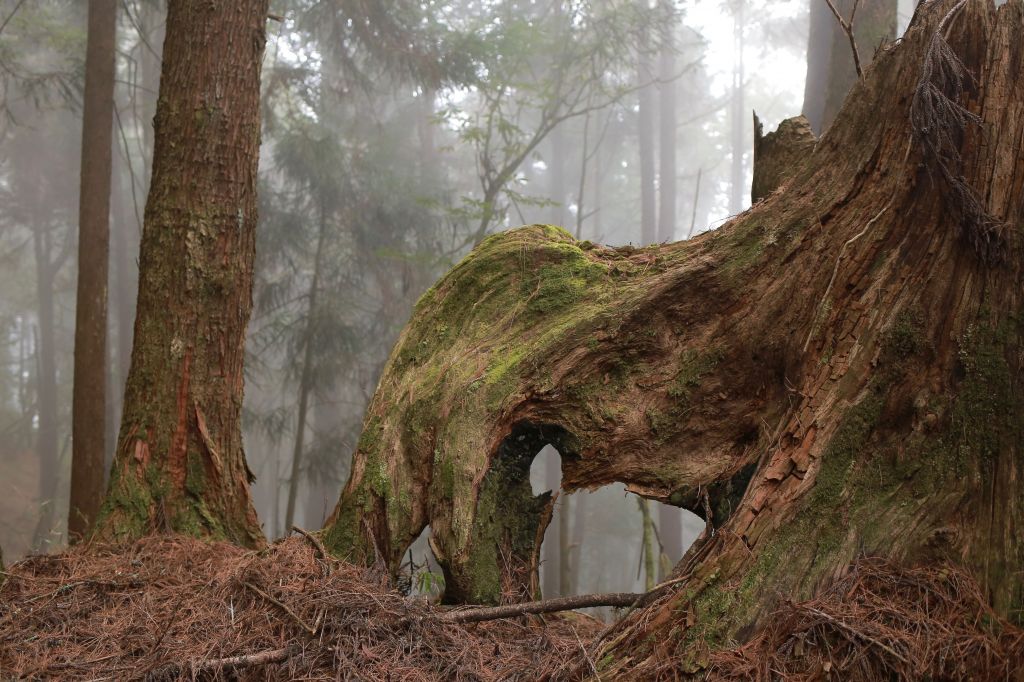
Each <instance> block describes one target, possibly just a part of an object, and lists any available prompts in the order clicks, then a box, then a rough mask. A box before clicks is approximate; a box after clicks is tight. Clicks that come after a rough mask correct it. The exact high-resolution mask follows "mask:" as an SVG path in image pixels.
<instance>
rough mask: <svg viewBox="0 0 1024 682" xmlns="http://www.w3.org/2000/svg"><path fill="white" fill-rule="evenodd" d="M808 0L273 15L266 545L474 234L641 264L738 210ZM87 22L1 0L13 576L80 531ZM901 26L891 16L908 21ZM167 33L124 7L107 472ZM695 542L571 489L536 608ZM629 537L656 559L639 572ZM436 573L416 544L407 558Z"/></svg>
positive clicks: (401, 0)
mask: <svg viewBox="0 0 1024 682" xmlns="http://www.w3.org/2000/svg"><path fill="white" fill-rule="evenodd" d="M815 3H822V5H823V3H824V0H811V1H810V3H809V2H808V0H687V1H686V2H682V3H674V2H665V1H661V2H657V3H655V2H650V3H648V1H647V0H643V1H642V2H641V1H640V0H636V1H635V2H632V3H631V2H622V1H621V0H619V1H614V0H590V1H589V2H579V1H577V0H572V1H569V2H564V1H562V2H554V1H551V0H532V1H531V0H522V1H514V0H451V1H448V0H419V1H413V0H391V1H389V2H384V1H374V0H275V1H274V2H272V3H271V11H272V12H273V14H274V16H275V20H272V21H270V22H269V23H268V27H269V29H268V30H269V34H268V45H267V54H266V58H265V60H264V66H263V68H264V71H263V100H264V109H263V111H264V120H263V144H262V151H261V154H262V158H261V160H260V197H259V199H260V224H259V234H258V240H259V241H258V245H257V263H256V286H255V291H254V298H255V308H254V314H253V319H252V322H251V324H250V327H249V337H248V355H247V358H246V365H247V372H246V390H245V413H244V414H245V419H244V438H245V449H246V457H247V460H248V464H249V467H250V468H251V469H252V471H253V472H254V473H255V475H256V477H257V478H256V483H255V484H254V486H253V497H254V502H255V505H256V510H257V512H258V514H259V517H260V519H261V520H262V522H263V525H264V532H265V533H266V534H267V536H268V537H271V538H274V537H280V536H282V535H284V534H285V533H286V529H287V528H289V527H290V525H292V524H296V525H299V526H302V527H306V528H313V529H316V528H320V527H321V526H322V522H323V520H324V518H325V516H326V515H327V514H328V513H329V512H330V510H331V508H332V506H333V504H334V502H335V501H336V500H337V498H338V491H339V490H340V488H341V486H342V485H344V482H345V481H346V479H347V477H348V468H349V463H350V456H351V453H352V451H353V450H354V449H355V441H356V439H357V438H358V436H359V432H360V428H361V422H362V417H363V413H364V410H365V407H366V403H367V401H368V400H369V398H370V396H371V395H372V393H373V390H374V387H375V385H376V382H377V379H378V376H379V374H380V372H381V370H382V367H383V365H384V363H385V361H386V359H387V356H388V353H389V352H390V350H391V348H392V345H393V343H394V341H395V339H396V338H397V335H398V333H399V332H400V330H401V328H402V326H403V325H404V324H405V322H406V321H407V319H408V317H409V315H410V312H411V310H412V307H413V305H414V304H415V302H416V300H417V298H418V297H419V296H420V295H421V294H422V293H423V292H424V291H425V290H426V289H427V288H428V287H429V286H430V285H431V284H432V283H433V282H434V281H435V280H436V279H437V278H438V277H439V276H440V275H441V274H442V273H443V272H445V271H446V270H447V269H448V268H450V267H451V266H452V265H453V264H454V263H455V262H457V261H458V260H459V259H460V258H461V257H462V256H464V255H465V254H466V253H467V252H468V251H469V249H470V248H471V247H472V246H473V245H474V244H475V243H477V242H479V241H480V239H482V238H483V237H484V236H485V235H486V234H488V233H492V232H495V231H499V230H502V229H505V228H507V227H510V226H514V225H518V224H527V223H534V222H541V223H552V224H558V225H563V226H565V227H566V229H568V230H569V231H570V232H572V233H573V234H574V235H575V236H576V237H577V238H579V239H586V240H591V241H594V242H602V243H607V244H612V245H623V244H635V245H643V244H647V243H652V242H662V241H675V240H680V239H686V238H689V237H691V236H692V235H694V234H697V233H699V232H702V231H704V230H706V229H710V228H714V227H715V226H717V225H718V224H720V223H721V222H722V221H723V220H724V219H725V218H727V217H729V216H731V215H734V214H737V213H739V212H741V211H742V210H744V209H745V208H747V207H748V206H749V203H750V181H751V165H752V164H751V149H752V134H753V130H752V119H751V110H756V111H757V113H758V115H759V116H760V118H761V119H762V120H763V121H764V122H765V124H766V129H773V128H774V127H775V125H777V124H778V122H779V121H780V120H782V119H783V118H787V117H789V116H793V115H796V114H798V113H800V112H801V110H802V109H803V110H806V109H805V107H806V105H805V102H804V89H805V88H804V85H805V72H806V69H807V63H808V59H810V60H812V61H813V60H814V59H815V55H814V54H813V49H814V48H813V41H811V44H812V54H811V55H808V54H807V51H808V44H809V41H808V28H809V16H810V14H811V12H812V11H820V10H821V8H815V7H812V5H814V4H815ZM823 6H824V5H823ZM86 11H87V3H84V2H76V1H73V0H68V1H61V0H29V1H28V2H26V1H25V0H2V1H0V291H2V293H0V547H3V551H4V558H5V559H7V560H8V561H14V560H17V559H19V558H21V557H22V556H24V555H26V554H27V553H30V552H47V551H53V550H56V549H59V548H61V547H63V546H65V545H66V543H67V539H68V538H67V531H66V528H67V516H68V488H69V477H70V460H71V446H70V438H71V393H72V360H73V357H72V356H73V345H74V327H75V282H76V279H77V273H76V259H75V258H74V255H75V254H76V253H77V239H78V206H79V203H78V192H79V172H80V166H79V152H80V146H81V129H82V123H81V117H82V110H81V107H82V89H83V73H84V59H85V44H86ZM826 11H827V10H826ZM911 11H912V7H911V6H910V4H909V3H906V4H901V5H900V7H899V12H898V15H899V20H898V24H899V27H900V30H902V29H903V27H905V26H906V24H907V22H908V21H909V14H910V12H911ZM164 17H165V7H164V4H163V3H162V2H160V1H159V0H123V1H122V2H120V3H119V7H118V26H117V67H116V82H115V125H114V147H115V151H114V173H113V189H112V197H111V221H110V226H111V228H110V229H111V243H110V271H109V331H108V353H107V376H108V386H109V390H108V391H107V396H108V404H107V409H106V424H105V432H106V442H107V450H108V453H111V454H112V450H113V447H114V444H115V440H116V433H117V427H118V424H119V420H120V414H121V411H122V405H121V400H122V396H123V387H124V382H125V378H126V376H127V372H128V364H129V356H130V351H131V341H132V327H133V321H134V305H135V296H136V290H137V277H138V267H137V257H138V248H139V237H140V232H141V227H142V213H143V208H144V202H145V197H146V196H147V191H148V179H149V169H150V166H151V161H152V146H153V127H152V124H151V122H152V119H153V114H154V110H155V105H156V93H157V90H158V85H159V75H160V50H161V45H162V43H163V26H164ZM873 48H874V46H862V47H861V50H862V51H866V52H870V50H873ZM812 123H814V121H813V119H812ZM818 125H819V126H820V122H819V123H818ZM108 461H109V459H108ZM531 478H532V481H533V484H534V489H535V490H536V491H538V492H539V491H543V490H548V489H552V490H557V489H558V486H559V482H558V479H559V461H558V456H557V453H555V452H554V451H552V450H550V448H546V449H545V451H543V452H542V453H541V456H539V457H537V459H536V460H535V462H534V466H533V469H532V472H531ZM648 518H649V519H650V520H651V521H652V523H646V522H645V519H648ZM645 530H646V533H645ZM702 530H703V522H702V521H700V520H699V519H698V518H697V517H696V516H693V515H691V514H689V513H687V512H683V511H682V510H680V509H677V508H674V507H667V506H662V505H658V504H656V503H653V502H650V503H643V504H641V503H639V498H636V497H634V496H632V495H628V494H626V493H625V491H624V489H623V487H622V486H621V485H616V486H608V487H606V488H602V489H600V490H598V491H594V492H591V493H587V492H580V493H576V494H574V495H571V496H564V497H562V498H560V499H559V504H558V506H557V508H556V514H555V518H554V520H553V522H552V524H551V525H550V527H549V529H548V533H547V535H546V539H545V544H544V550H543V553H544V561H543V564H542V566H541V571H542V585H543V590H544V594H545V596H556V595H559V594H571V593H583V592H607V591H618V590H621V591H627V590H637V589H641V588H642V587H643V585H644V582H645V581H647V580H653V579H654V578H655V577H656V576H655V575H654V574H655V573H657V572H659V571H661V572H664V571H666V570H668V568H671V566H672V565H674V564H675V562H676V561H677V560H678V559H679V557H680V556H681V555H682V552H683V551H684V549H685V547H686V546H688V545H689V543H690V542H692V541H693V540H694V539H695V538H696V537H697V535H698V534H699V533H700V532H701V531H702ZM428 532H429V530H428ZM645 536H646V537H647V539H648V546H651V547H654V548H655V553H656V554H660V555H662V556H660V557H655V556H653V554H652V555H651V556H649V557H648V558H650V559H659V560H656V561H653V562H650V563H648V562H645V561H644V558H645V557H644V556H643V547H644V538H645ZM659 548H660V549H659ZM428 554H429V549H428V548H427V545H426V542H425V541H419V542H417V544H416V545H415V546H414V548H413V550H412V558H413V561H414V563H416V564H423V563H425V562H426V557H427V555H428ZM645 563H648V566H647V568H646V570H641V568H642V567H643V566H644V564H645ZM651 565H653V566H654V568H653V569H652V568H651ZM645 573H646V575H645ZM419 587H420V588H421V589H424V585H423V582H422V581H421V583H420V586H419ZM426 589H429V585H427V586H426Z"/></svg>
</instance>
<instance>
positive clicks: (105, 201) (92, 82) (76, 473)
mask: <svg viewBox="0 0 1024 682" xmlns="http://www.w3.org/2000/svg"><path fill="white" fill-rule="evenodd" d="M116 28H117V1H116V0H93V1H92V2H90V3H89V32H88V40H87V44H86V52H85V94H84V96H83V103H84V106H83V114H82V172H81V190H80V193H79V198H78V202H79V204H78V205H79V209H78V298H77V304H76V306H75V379H74V388H73V392H72V406H71V433H72V435H71V500H70V504H69V507H68V538H69V539H70V540H72V541H73V540H75V539H76V538H80V537H82V536H83V535H85V533H86V532H87V531H88V529H89V526H90V524H91V523H92V522H93V521H95V520H96V515H97V513H98V512H99V509H100V503H101V502H102V500H103V482H104V481H103V471H104V462H105V459H106V452H107V445H106V430H107V413H106V412H107V366H108V365H107V271H108V265H107V263H108V254H109V243H110V174H111V145H112V142H113V124H114V49H115V33H116Z"/></svg>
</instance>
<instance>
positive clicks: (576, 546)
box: [571, 493, 590, 594]
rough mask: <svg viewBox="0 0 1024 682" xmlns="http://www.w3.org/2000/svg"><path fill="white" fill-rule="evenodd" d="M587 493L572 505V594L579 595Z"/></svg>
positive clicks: (585, 535)
mask: <svg viewBox="0 0 1024 682" xmlns="http://www.w3.org/2000/svg"><path fill="white" fill-rule="evenodd" d="M589 497H590V496H589V495H588V494H587V493H582V494H578V495H576V496H575V501H574V502H573V505H572V509H573V512H572V515H573V519H572V546H571V549H572V583H571V588H572V594H579V592H580V590H581V582H582V575H583V542H584V541H585V540H586V537H587V507H588V506H589V505H588V502H589Z"/></svg>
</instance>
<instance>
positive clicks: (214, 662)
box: [146, 646, 298, 680]
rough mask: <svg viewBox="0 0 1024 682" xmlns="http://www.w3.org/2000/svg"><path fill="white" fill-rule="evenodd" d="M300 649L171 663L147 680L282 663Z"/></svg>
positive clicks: (270, 650) (286, 648)
mask: <svg viewBox="0 0 1024 682" xmlns="http://www.w3.org/2000/svg"><path fill="white" fill-rule="evenodd" d="M297 650H298V647H295V646H286V647H282V648H280V649H268V650H266V651H260V652H257V653H255V654H245V655H243V656H228V657H227V658H214V659H210V660H208V661H200V662H197V663H195V664H190V663H171V664H169V665H165V666H162V667H160V668H157V669H156V670H154V671H153V672H151V673H149V674H148V675H147V676H146V679H147V680H169V679H178V678H179V677H181V676H182V675H184V674H186V673H202V672H214V671H218V670H223V669H225V668H251V667H255V666H259V665H267V664H268V663H280V662H282V661H286V660H288V658H289V657H290V656H291V655H292V654H294V653H295V652H296V651H297Z"/></svg>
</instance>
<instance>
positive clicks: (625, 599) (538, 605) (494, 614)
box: [441, 592, 647, 623]
mask: <svg viewBox="0 0 1024 682" xmlns="http://www.w3.org/2000/svg"><path fill="white" fill-rule="evenodd" d="M646 594H647V593H634V592H613V593H610V594H581V595H579V596H576V597H560V598H558V599H545V600H542V601H530V602H525V603H523V604H508V605H507V606H484V607H479V608H468V609H459V610H454V611H448V612H447V613H445V614H444V615H442V616H441V620H443V621H446V622H449V623H479V622H481V621H485V620H497V619H499V618H514V617H516V616H525V615H526V614H529V613H555V612H557V611H571V610H573V609H585V608H589V607H592V606H618V607H621V608H624V607H627V606H632V605H633V604H635V603H636V602H637V601H638V600H639V599H640V598H641V597H644V596H645V595H646Z"/></svg>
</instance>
